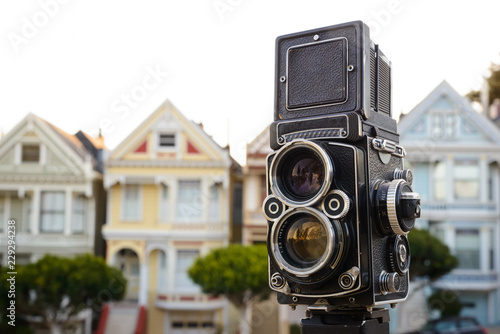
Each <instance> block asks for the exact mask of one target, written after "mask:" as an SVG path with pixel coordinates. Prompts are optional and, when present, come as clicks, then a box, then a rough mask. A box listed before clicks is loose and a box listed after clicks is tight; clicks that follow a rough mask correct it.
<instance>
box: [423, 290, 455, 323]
mask: <svg viewBox="0 0 500 334" xmlns="http://www.w3.org/2000/svg"><path fill="white" fill-rule="evenodd" d="M427 301H428V302H429V306H430V308H431V309H433V310H438V311H439V312H440V313H441V316H442V317H451V316H457V315H460V312H461V311H462V308H463V304H462V303H460V301H459V300H458V296H457V294H456V293H455V292H454V291H451V290H437V291H435V292H434V293H433V294H432V295H431V296H430V297H429V298H428V299H427Z"/></svg>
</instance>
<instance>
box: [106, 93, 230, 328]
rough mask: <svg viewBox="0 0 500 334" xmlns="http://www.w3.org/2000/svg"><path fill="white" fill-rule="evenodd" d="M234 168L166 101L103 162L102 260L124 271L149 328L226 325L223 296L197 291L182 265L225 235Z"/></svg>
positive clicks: (221, 151)
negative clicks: (104, 249)
mask: <svg viewBox="0 0 500 334" xmlns="http://www.w3.org/2000/svg"><path fill="white" fill-rule="evenodd" d="M234 171H238V167H237V166H235V162H234V161H233V160H232V159H231V157H230V155H229V152H228V150H226V149H223V148H221V147H220V146H219V145H218V144H217V143H215V141H214V140H213V139H212V138H211V137H210V136H208V135H207V134H206V133H205V132H204V131H203V129H202V127H201V126H200V125H198V124H195V123H193V122H191V121H189V120H188V119H186V118H185V116H184V115H183V114H181V113H180V112H179V110H177V109H176V108H175V107H174V106H173V105H172V103H171V102H170V101H168V100H167V101H166V102H165V103H163V104H162V105H161V106H160V107H159V108H158V109H157V110H156V111H155V112H153V114H152V115H151V116H149V117H148V118H147V119H146V120H145V121H144V122H143V123H142V124H140V125H139V126H138V127H137V128H136V129H135V130H134V131H133V132H132V133H131V134H130V135H129V136H128V137H127V138H126V139H125V140H124V141H123V142H122V143H120V144H119V145H118V146H117V147H116V149H114V150H113V151H112V152H111V153H110V155H109V158H108V159H107V160H106V162H105V182H104V184H105V187H106V189H107V190H108V216H107V222H106V225H105V226H104V228H103V235H104V237H105V239H106V245H107V262H108V263H109V264H111V265H114V266H117V267H119V268H121V270H122V271H123V273H124V275H125V276H126V277H127V279H128V287H127V288H128V290H127V293H126V298H127V299H129V300H138V303H139V305H143V306H146V307H147V328H148V332H149V333H160V332H161V333H163V332H165V333H167V332H168V333H186V332H196V333H213V332H214V331H215V330H216V329H217V328H220V327H221V326H223V325H225V324H226V323H227V319H228V316H227V301H226V300H225V299H223V298H221V297H215V296H209V295H205V294H203V293H202V292H201V290H200V288H199V287H198V286H197V285H196V284H195V283H193V282H192V281H191V279H190V278H189V276H188V274H187V269H188V268H189V267H190V266H191V264H192V262H193V261H194V259H195V258H196V257H198V256H200V255H204V254H206V253H208V252H209V251H210V250H211V249H214V248H218V247H223V246H226V245H228V243H229V241H230V233H231V227H230V223H231V213H232V211H231V208H230V203H232V200H231V194H232V193H233V191H232V180H233V178H232V173H233V172H234Z"/></svg>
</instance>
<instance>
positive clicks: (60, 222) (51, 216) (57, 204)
mask: <svg viewBox="0 0 500 334" xmlns="http://www.w3.org/2000/svg"><path fill="white" fill-rule="evenodd" d="M40 206H41V212H40V232H42V233H62V232H64V211H65V196H64V192H62V191H59V192H55V191H54V192H49V191H44V192H42V201H41V205H40Z"/></svg>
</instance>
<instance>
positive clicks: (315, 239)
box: [285, 215, 328, 268]
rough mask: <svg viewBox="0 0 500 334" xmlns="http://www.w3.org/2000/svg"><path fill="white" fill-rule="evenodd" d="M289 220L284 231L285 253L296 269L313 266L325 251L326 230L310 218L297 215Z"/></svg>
mask: <svg viewBox="0 0 500 334" xmlns="http://www.w3.org/2000/svg"><path fill="white" fill-rule="evenodd" d="M291 219H292V221H291V222H290V223H289V224H288V226H289V227H288V229H287V231H286V242H285V250H286V253H287V255H288V256H289V257H290V260H292V262H294V264H295V265H296V266H298V267H302V268H304V267H308V266H311V265H314V264H315V262H317V261H318V260H320V259H321V257H322V256H323V254H324V253H325V251H326V248H327V243H328V238H327V232H326V229H325V227H324V225H323V224H321V223H320V222H319V221H318V220H317V219H316V218H315V217H312V216H308V215H299V216H295V217H292V218H291Z"/></svg>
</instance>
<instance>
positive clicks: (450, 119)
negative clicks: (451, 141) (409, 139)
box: [432, 114, 455, 139]
mask: <svg viewBox="0 0 500 334" xmlns="http://www.w3.org/2000/svg"><path fill="white" fill-rule="evenodd" d="M432 136H433V137H434V138H439V139H446V138H453V137H455V115H454V114H434V115H433V116H432Z"/></svg>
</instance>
